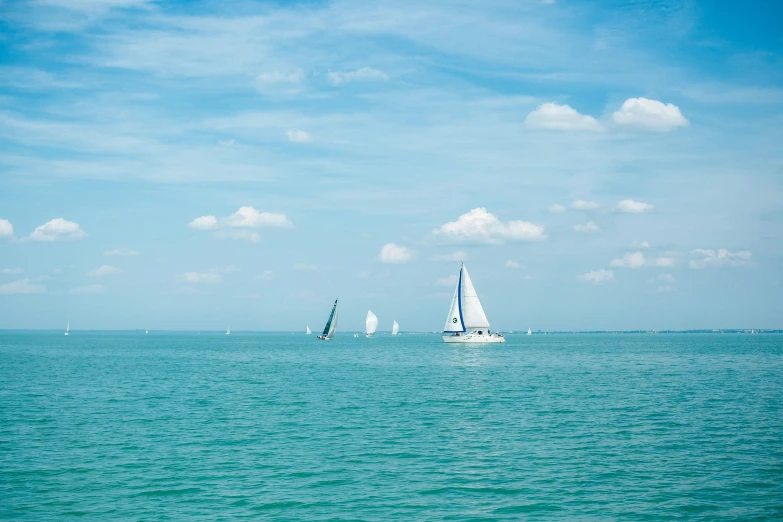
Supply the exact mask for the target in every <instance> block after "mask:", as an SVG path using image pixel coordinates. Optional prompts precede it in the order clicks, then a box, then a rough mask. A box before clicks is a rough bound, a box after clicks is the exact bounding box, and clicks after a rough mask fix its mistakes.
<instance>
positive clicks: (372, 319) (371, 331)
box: [364, 310, 378, 337]
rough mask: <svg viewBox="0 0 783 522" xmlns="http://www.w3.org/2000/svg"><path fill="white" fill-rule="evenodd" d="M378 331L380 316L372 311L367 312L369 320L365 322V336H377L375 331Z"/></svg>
mask: <svg viewBox="0 0 783 522" xmlns="http://www.w3.org/2000/svg"><path fill="white" fill-rule="evenodd" d="M377 329H378V316H376V315H375V314H374V313H372V310H367V319H365V320H364V334H365V335H366V336H367V337H372V336H373V335H375V330H377Z"/></svg>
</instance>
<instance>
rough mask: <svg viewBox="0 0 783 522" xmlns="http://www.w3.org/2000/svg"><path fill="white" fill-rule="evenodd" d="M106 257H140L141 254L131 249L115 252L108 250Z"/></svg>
mask: <svg viewBox="0 0 783 522" xmlns="http://www.w3.org/2000/svg"><path fill="white" fill-rule="evenodd" d="M104 255H107V256H137V255H139V252H138V251H136V250H131V249H130V248H115V249H113V250H107V251H106V252H104Z"/></svg>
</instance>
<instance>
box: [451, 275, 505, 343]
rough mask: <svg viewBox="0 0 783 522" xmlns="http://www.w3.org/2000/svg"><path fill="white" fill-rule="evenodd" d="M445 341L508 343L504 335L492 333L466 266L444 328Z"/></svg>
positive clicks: (455, 291) (460, 276) (455, 290)
mask: <svg viewBox="0 0 783 522" xmlns="http://www.w3.org/2000/svg"><path fill="white" fill-rule="evenodd" d="M443 340H444V341H445V342H447V343H504V342H506V339H505V337H503V334H495V333H490V329H489V320H487V316H486V314H485V313H484V309H483V308H482V307H481V301H479V298H478V294H476V289H475V288H474V287H473V282H472V281H471V280H470V275H469V274H468V269H467V268H465V265H464V264H463V265H462V268H460V271H459V279H458V280H457V288H455V289H454V297H453V298H452V299H451V308H450V309H449V315H448V316H447V317H446V325H445V326H444V327H443Z"/></svg>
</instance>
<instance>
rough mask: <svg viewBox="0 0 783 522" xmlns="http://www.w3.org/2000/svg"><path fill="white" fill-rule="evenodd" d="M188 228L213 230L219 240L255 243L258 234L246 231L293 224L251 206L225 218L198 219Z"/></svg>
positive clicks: (284, 226) (286, 219)
mask: <svg viewBox="0 0 783 522" xmlns="http://www.w3.org/2000/svg"><path fill="white" fill-rule="evenodd" d="M188 227H190V228H193V229H196V230H215V236H216V237H219V238H229V239H245V240H248V241H252V242H254V243H257V242H258V241H259V239H260V236H259V235H258V233H257V232H252V231H250V230H247V229H252V228H263V227H274V228H291V227H293V224H292V223H291V222H290V221H289V220H288V218H287V217H286V216H285V214H273V213H271V212H259V211H258V210H256V209H255V208H253V207H252V206H244V207H240V208H239V210H237V211H236V212H234V213H233V214H231V215H230V216H228V217H225V218H220V219H218V218H216V217H215V216H212V215H210V216H201V217H198V218H196V219H194V220H193V221H191V222H190V223H188Z"/></svg>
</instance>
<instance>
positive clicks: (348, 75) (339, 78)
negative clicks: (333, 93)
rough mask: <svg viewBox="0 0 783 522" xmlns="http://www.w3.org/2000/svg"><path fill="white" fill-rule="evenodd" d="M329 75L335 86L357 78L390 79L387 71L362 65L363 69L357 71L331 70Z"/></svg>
mask: <svg viewBox="0 0 783 522" xmlns="http://www.w3.org/2000/svg"><path fill="white" fill-rule="evenodd" d="M327 76H328V78H329V82H330V83H331V84H332V85H334V86H335V87H336V86H338V85H343V84H345V83H348V82H352V81H357V80H388V79H389V76H388V75H387V74H386V73H384V72H383V71H379V70H378V69H373V68H372V67H362V68H361V69H356V70H355V71H346V72H334V71H331V70H330V71H329V73H328V75H327Z"/></svg>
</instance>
